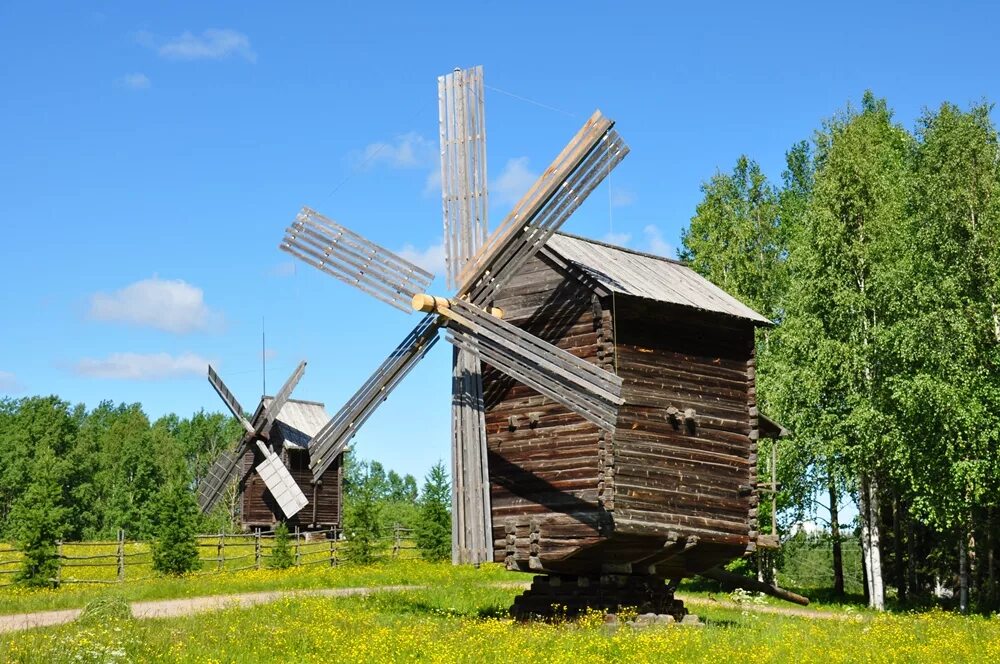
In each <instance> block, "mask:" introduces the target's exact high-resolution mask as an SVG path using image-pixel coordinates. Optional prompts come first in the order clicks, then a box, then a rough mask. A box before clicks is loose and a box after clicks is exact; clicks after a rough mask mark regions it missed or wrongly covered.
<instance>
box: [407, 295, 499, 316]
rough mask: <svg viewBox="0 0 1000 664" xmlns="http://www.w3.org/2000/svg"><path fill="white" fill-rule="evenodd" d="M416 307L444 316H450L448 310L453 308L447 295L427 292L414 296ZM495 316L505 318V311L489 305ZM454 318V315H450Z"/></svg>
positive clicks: (491, 312)
mask: <svg viewBox="0 0 1000 664" xmlns="http://www.w3.org/2000/svg"><path fill="white" fill-rule="evenodd" d="M410 304H411V305H412V306H413V308H414V309H416V310H417V311H422V312H424V313H425V314H429V313H431V312H432V311H433V312H435V313H439V314H441V315H444V316H449V314H448V311H450V310H451V308H452V306H451V300H449V299H448V298H446V297H439V296H437V295H428V294H427V293H418V294H417V295H414V296H413V300H412V301H411V302H410ZM486 311H487V313H489V314H490V315H491V316H493V317H494V318H503V316H504V311H503V309H501V308H500V307H489V308H488V309H486ZM449 317H450V318H454V316H449Z"/></svg>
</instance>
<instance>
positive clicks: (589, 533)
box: [483, 257, 607, 569]
mask: <svg viewBox="0 0 1000 664" xmlns="http://www.w3.org/2000/svg"><path fill="white" fill-rule="evenodd" d="M494 304H495V305H496V306H498V307H500V308H501V309H503V310H504V318H505V320H507V321H509V322H511V323H513V324H514V325H517V326H518V327H522V328H524V329H526V330H528V331H530V332H532V333H533V334H535V335H537V336H539V337H541V338H543V339H545V340H547V341H550V342H552V343H554V344H556V345H558V346H559V347H561V348H564V349H566V350H568V351H569V352H571V353H573V354H574V355H577V356H578V357H582V358H585V359H588V360H591V361H593V362H597V361H598V356H599V352H603V351H600V350H599V348H600V343H601V339H600V332H599V323H598V321H597V319H595V316H594V310H593V302H592V298H591V292H590V291H589V290H588V289H586V288H584V287H582V286H581V285H580V284H579V282H578V281H577V280H576V279H573V278H567V276H566V274H565V273H564V272H562V271H560V270H559V269H557V268H555V267H554V266H553V265H552V264H550V263H548V262H547V261H546V260H544V259H542V258H539V257H535V258H533V259H531V260H530V261H529V262H528V263H527V264H526V265H525V266H524V267H523V268H522V269H521V270H520V271H519V273H518V275H517V276H516V277H514V278H513V279H512V280H511V281H510V282H509V283H508V284H507V285H506V286H505V288H504V289H503V290H502V291H501V293H500V294H499V296H498V297H497V299H496V300H495V302H494ZM483 384H484V392H485V394H486V428H487V449H488V457H489V468H490V483H491V500H492V511H493V538H494V560H496V561H497V562H505V561H506V562H507V564H508V565H509V566H511V567H518V568H521V569H544V568H548V567H550V565H551V563H553V562H554V561H558V560H560V559H561V558H564V557H566V556H567V555H570V554H572V553H574V552H576V551H578V550H579V549H580V547H586V546H590V545H593V544H596V543H597V542H599V541H600V540H601V534H600V531H601V529H602V528H603V527H605V526H606V525H607V524H606V513H605V512H604V511H603V510H602V509H601V508H600V505H599V502H598V499H599V493H600V488H599V481H598V480H599V475H600V459H599V454H598V451H599V449H598V448H599V439H600V431H599V429H598V428H597V427H596V426H594V425H593V424H590V423H589V422H587V421H586V420H584V419H583V418H582V417H580V416H579V415H576V414H575V413H572V412H570V411H569V410H567V409H566V408H564V407H563V406H561V405H559V404H557V403H554V402H552V401H551V400H550V399H547V398H545V397H542V396H541V395H539V394H538V393H537V392H535V391H534V390H532V389H530V388H527V387H524V386H522V385H519V384H515V383H513V382H512V381H510V380H509V379H507V378H506V377H505V376H503V375H502V374H500V373H499V372H498V371H496V370H495V369H493V368H492V367H485V368H484V372H483Z"/></svg>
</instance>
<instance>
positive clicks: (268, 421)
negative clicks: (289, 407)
mask: <svg viewBox="0 0 1000 664" xmlns="http://www.w3.org/2000/svg"><path fill="white" fill-rule="evenodd" d="M305 372H306V363H305V361H302V362H299V366H297V367H296V368H295V371H293V372H292V375H291V376H289V377H288V380H286V381H285V384H284V385H282V386H281V389H280V390H278V393H277V394H275V395H274V398H273V399H271V403H270V404H268V406H267V408H266V409H264V413H263V414H262V416H261V418H260V420H258V421H256V422H254V424H255V425H256V426H255V428H254V433H255V434H256V435H258V436H267V435H268V434H269V433H270V432H271V426H272V425H273V424H274V420H275V418H276V417H278V413H280V412H281V409H282V408H284V406H285V404H286V403H287V402H288V400H289V399H290V398H291V396H292V391H293V390H294V389H295V386H296V385H298V384H299V381H300V380H302V375H303V374H304V373H305Z"/></svg>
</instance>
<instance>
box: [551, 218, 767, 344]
mask: <svg viewBox="0 0 1000 664" xmlns="http://www.w3.org/2000/svg"><path fill="white" fill-rule="evenodd" d="M546 249H548V250H550V251H552V252H554V253H555V254H556V255H557V256H559V257H560V258H562V259H563V260H564V261H566V262H567V263H569V264H570V265H571V266H572V267H575V268H578V269H580V270H582V271H583V272H585V273H586V274H587V275H588V276H590V277H592V278H593V279H594V280H595V281H597V283H598V284H599V285H600V286H602V287H603V288H605V289H607V290H608V291H610V292H613V293H617V294H620V295H631V296H633V297H640V298H645V299H647V300H655V301H657V302H667V303H669V304H677V305H681V306H684V307H692V308H694V309H701V310H702V311H711V312H715V313H720V314H726V315H728V316H735V317H737V318H743V319H746V320H749V321H752V322H753V323H754V324H755V325H772V323H771V321H769V320H768V319H766V318H764V317H763V316H761V315H760V314H759V313H757V312H756V311H754V310H753V309H751V308H750V307H748V306H747V305H745V304H743V303H742V302H740V301H739V300H737V299H736V298H735V297H733V296H732V295H730V294H729V293H727V292H726V291H724V290H722V289H721V288H719V287H718V286H716V285H715V284H713V283H712V282H711V281H709V280H708V279H706V278H705V277H703V276H701V275H700V274H698V273H697V272H695V271H694V270H692V269H691V268H690V267H688V266H687V265H685V264H684V263H681V262H679V261H675V260H670V259H669V258H663V257H662V256H654V255H652V254H644V253H642V252H639V251H633V250H631V249H626V248H624V247H616V246H614V245H611V244H606V243H604V242H598V241H596V240H589V239H587V238H582V237H577V236H575V235H569V234H566V233H556V234H554V235H553V236H552V237H551V238H550V239H549V241H548V242H547V243H546Z"/></svg>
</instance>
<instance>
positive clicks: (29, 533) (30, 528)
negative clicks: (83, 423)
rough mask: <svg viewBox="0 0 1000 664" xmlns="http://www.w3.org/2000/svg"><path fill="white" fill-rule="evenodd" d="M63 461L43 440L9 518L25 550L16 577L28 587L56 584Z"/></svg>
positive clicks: (61, 506) (61, 525) (61, 509)
mask: <svg viewBox="0 0 1000 664" xmlns="http://www.w3.org/2000/svg"><path fill="white" fill-rule="evenodd" d="M61 468H62V464H61V463H60V462H59V461H58V460H57V459H56V456H55V454H54V453H53V452H52V449H51V448H49V447H48V445H47V444H45V443H43V444H42V447H41V448H40V449H39V450H38V452H37V455H36V457H35V461H34V466H33V468H32V469H31V474H30V481H31V483H30V485H29V486H28V490H27V491H25V492H24V493H23V494H22V495H21V496H20V498H18V500H17V502H16V503H15V504H14V507H13V508H12V509H11V514H10V519H11V523H12V526H13V527H12V531H13V535H14V538H15V541H16V542H17V546H18V547H19V548H20V549H21V550H22V551H23V552H24V559H23V561H22V564H21V568H20V570H19V571H18V573H17V574H16V575H15V577H14V580H15V581H16V582H17V583H21V584H23V585H26V586H36V587H54V586H56V585H57V578H58V575H59V565H60V560H59V557H58V550H57V543H58V541H59V539H60V538H61V537H62V535H63V530H64V526H63V519H64V516H65V513H66V508H65V507H64V505H63V496H62V489H61V487H60V481H61V473H60V470H61Z"/></svg>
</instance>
